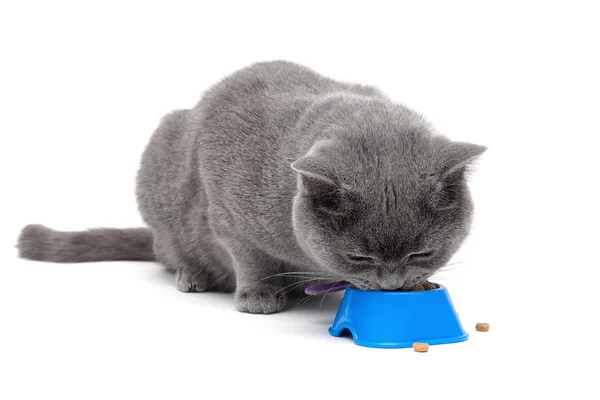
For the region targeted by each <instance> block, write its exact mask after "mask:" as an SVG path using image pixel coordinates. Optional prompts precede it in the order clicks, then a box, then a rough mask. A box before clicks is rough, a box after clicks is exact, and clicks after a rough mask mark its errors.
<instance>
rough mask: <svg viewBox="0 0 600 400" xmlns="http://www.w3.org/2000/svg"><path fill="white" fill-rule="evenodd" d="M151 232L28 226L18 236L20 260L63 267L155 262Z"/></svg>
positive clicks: (143, 230) (138, 229)
mask: <svg viewBox="0 0 600 400" xmlns="http://www.w3.org/2000/svg"><path fill="white" fill-rule="evenodd" d="M153 241H154V239H153V235H152V231H151V230H150V229H147V228H130V229H113V228H99V229H90V230H87V231H81V232H59V231H55V230H53V229H50V228H46V227H45V226H43V225H27V226H26V227H25V228H23V230H22V231H21V234H20V235H19V239H18V244H17V248H18V250H19V257H21V258H26V259H29V260H37V261H50V262H60V263H78V262H87V261H116V260H135V261H154V260H155V255H154V251H153Z"/></svg>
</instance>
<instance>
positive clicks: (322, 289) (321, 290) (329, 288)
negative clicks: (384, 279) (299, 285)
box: [304, 278, 425, 295]
mask: <svg viewBox="0 0 600 400" xmlns="http://www.w3.org/2000/svg"><path fill="white" fill-rule="evenodd" d="M423 284H425V282H422V283H417V284H406V283H405V284H404V285H402V287H399V288H394V289H390V288H384V287H382V286H381V285H378V284H374V283H372V282H369V281H367V280H366V279H357V278H352V279H349V280H342V281H337V282H330V283H323V284H319V285H311V286H308V287H307V288H306V289H305V290H304V292H305V293H306V294H309V295H320V294H327V293H331V292H338V291H340V290H344V289H346V288H348V287H353V288H355V289H358V290H377V291H398V290H400V291H410V290H413V288H414V287H416V286H419V285H423Z"/></svg>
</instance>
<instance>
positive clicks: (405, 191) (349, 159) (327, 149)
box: [292, 131, 486, 290]
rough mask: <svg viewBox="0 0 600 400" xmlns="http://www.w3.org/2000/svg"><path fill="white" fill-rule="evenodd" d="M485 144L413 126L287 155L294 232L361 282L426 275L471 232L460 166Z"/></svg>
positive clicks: (376, 286) (379, 284)
mask: <svg viewBox="0 0 600 400" xmlns="http://www.w3.org/2000/svg"><path fill="white" fill-rule="evenodd" d="M485 149H486V148H485V147H483V146H480V145H475V144H470V143H460V142H453V141H450V140H448V139H446V138H444V137H441V136H433V135H431V134H422V132H417V131H411V132H403V133H402V132H401V133H400V134H394V135H385V134H384V135H380V136H369V135H354V136H352V135H349V136H346V137H344V135H340V136H339V137H337V138H335V139H328V140H322V141H320V142H318V143H316V144H315V145H314V146H313V148H311V149H310V151H309V152H308V153H307V154H306V155H304V156H303V157H301V158H299V159H298V160H296V161H295V162H294V163H292V168H293V169H294V170H295V171H296V172H297V173H298V193H297V195H296V196H295V198H294V203H293V213H292V218H293V226H294V232H295V235H296V238H297V240H298V242H299V244H300V246H301V247H302V248H303V250H304V251H305V252H306V253H308V254H309V255H310V256H311V257H312V258H313V259H314V260H315V261H316V262H318V263H319V264H320V265H321V266H322V267H323V268H326V269H327V271H328V272H331V273H333V274H334V275H336V276H338V277H341V278H342V279H345V280H347V281H349V282H351V283H352V284H353V285H354V286H355V287H357V288H359V289H363V290H395V289H410V288H412V287H413V286H415V285H417V284H420V283H423V282H424V281H426V280H427V278H428V277H430V276H431V275H432V274H434V273H435V272H436V271H437V270H438V269H439V268H441V267H443V266H444V265H445V264H446V263H447V262H448V261H449V260H450V258H451V257H452V255H453V254H454V253H455V252H456V251H457V250H458V248H459V247H460V245H461V244H462V243H463V241H464V240H465V238H466V237H467V235H468V233H469V229H470V225H471V214H472V210H473V205H472V201H471V196H470V193H469V190H468V187H467V184H466V173H467V172H468V168H469V166H470V165H471V163H472V162H473V161H474V160H475V159H476V158H477V157H478V156H480V155H481V154H482V153H483V152H484V151H485Z"/></svg>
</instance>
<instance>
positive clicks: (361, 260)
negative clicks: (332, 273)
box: [346, 254, 375, 264]
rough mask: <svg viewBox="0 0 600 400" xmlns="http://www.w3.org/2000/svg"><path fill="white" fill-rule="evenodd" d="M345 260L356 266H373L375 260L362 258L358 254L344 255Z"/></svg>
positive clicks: (367, 257)
mask: <svg viewBox="0 0 600 400" xmlns="http://www.w3.org/2000/svg"><path fill="white" fill-rule="evenodd" d="M346 259H347V260H348V261H350V262H351V263H356V264H374V263H375V259H374V258H373V257H369V256H363V255H360V254H346Z"/></svg>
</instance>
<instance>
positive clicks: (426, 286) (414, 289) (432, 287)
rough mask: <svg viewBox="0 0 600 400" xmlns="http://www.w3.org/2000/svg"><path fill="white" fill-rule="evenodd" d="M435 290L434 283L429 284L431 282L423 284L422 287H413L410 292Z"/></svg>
mask: <svg viewBox="0 0 600 400" xmlns="http://www.w3.org/2000/svg"><path fill="white" fill-rule="evenodd" d="M434 289H437V286H435V283H431V282H429V281H428V282H425V283H424V284H422V285H417V286H414V287H413V288H412V289H410V291H411V292H422V291H424V290H434Z"/></svg>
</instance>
